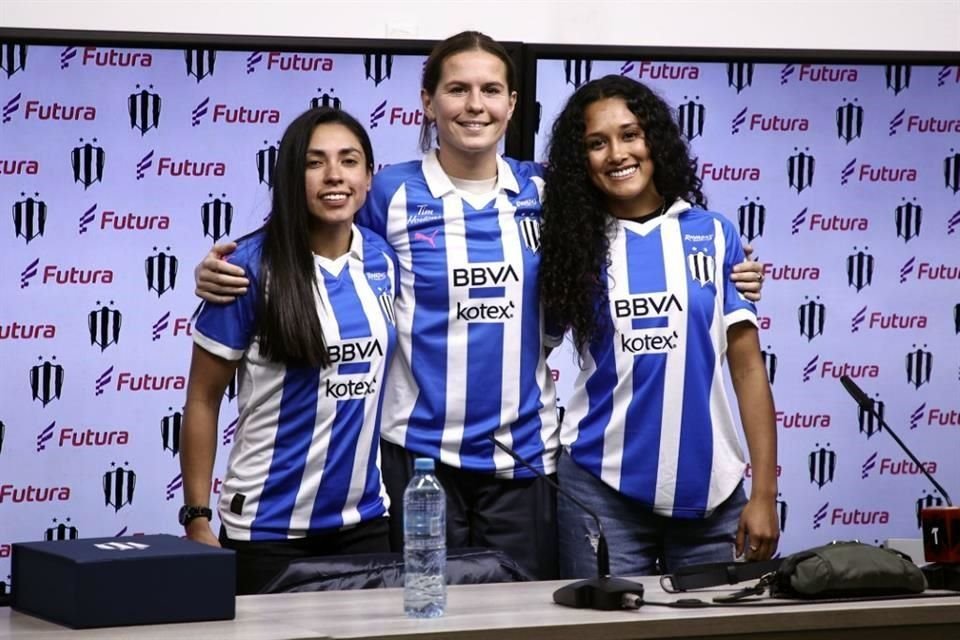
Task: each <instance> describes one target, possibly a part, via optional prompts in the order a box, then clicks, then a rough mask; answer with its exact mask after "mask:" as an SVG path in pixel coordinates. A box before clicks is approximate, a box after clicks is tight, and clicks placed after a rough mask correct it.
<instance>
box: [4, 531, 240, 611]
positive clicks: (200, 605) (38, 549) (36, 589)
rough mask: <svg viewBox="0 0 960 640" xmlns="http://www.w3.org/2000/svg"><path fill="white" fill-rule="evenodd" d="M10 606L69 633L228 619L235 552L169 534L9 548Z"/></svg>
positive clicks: (231, 601) (34, 543) (38, 543)
mask: <svg viewBox="0 0 960 640" xmlns="http://www.w3.org/2000/svg"><path fill="white" fill-rule="evenodd" d="M12 564H13V574H12V576H11V578H12V583H13V593H12V602H11V604H12V606H13V608H14V609H17V610H18V611H23V612H24V613H29V614H30V615H34V616H37V617H39V618H44V619H46V620H51V621H53V622H58V623H60V624H64V625H67V626H69V627H74V628H86V627H110V626H118V625H128V624H161V623H166V622H196V621H202V620H230V619H232V618H233V617H234V616H235V601H236V598H235V593H234V591H235V588H236V560H235V558H234V553H233V551H230V550H227V549H217V548H215V547H210V546H207V545H204V544H200V543H198V542H193V541H190V540H186V539H183V538H178V537H176V536H171V535H149V536H128V537H124V538H90V539H87V540H57V541H51V542H22V543H17V544H14V545H13V557H12Z"/></svg>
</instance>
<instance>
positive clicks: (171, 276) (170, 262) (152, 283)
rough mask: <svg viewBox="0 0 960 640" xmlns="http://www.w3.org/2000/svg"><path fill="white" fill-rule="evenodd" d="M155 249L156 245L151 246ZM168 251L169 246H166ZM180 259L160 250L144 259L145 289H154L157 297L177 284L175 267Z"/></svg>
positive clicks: (176, 267) (178, 264)
mask: <svg viewBox="0 0 960 640" xmlns="http://www.w3.org/2000/svg"><path fill="white" fill-rule="evenodd" d="M153 249H154V251H156V249H157V248H156V247H154V248H153ZM166 250H167V251H170V247H167V249H166ZM179 266H180V261H179V260H177V257H176V256H175V255H172V254H169V253H166V252H164V251H160V252H159V253H156V254H154V255H152V256H149V257H148V258H147V259H146V260H145V261H144V269H145V270H146V273H147V290H148V291H156V292H157V297H158V298H159V297H160V296H162V295H163V294H164V293H166V292H167V291H170V290H171V289H173V288H174V287H176V286H177V269H178V268H179Z"/></svg>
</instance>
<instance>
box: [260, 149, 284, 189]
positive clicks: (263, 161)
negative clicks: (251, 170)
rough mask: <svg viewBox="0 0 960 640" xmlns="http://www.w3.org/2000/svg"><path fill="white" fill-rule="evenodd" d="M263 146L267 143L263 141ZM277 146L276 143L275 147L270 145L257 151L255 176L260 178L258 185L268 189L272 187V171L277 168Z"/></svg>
mask: <svg viewBox="0 0 960 640" xmlns="http://www.w3.org/2000/svg"><path fill="white" fill-rule="evenodd" d="M263 144H267V141H266V140H264V141H263ZM279 145H280V143H279V142H278V143H277V144H276V145H272V144H271V145H268V146H266V147H264V148H263V149H260V151H257V175H258V176H259V178H260V183H261V184H265V185H267V186H268V187H272V186H273V170H274V169H275V168H276V166H277V153H278V147H279Z"/></svg>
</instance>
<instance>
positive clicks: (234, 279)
mask: <svg viewBox="0 0 960 640" xmlns="http://www.w3.org/2000/svg"><path fill="white" fill-rule="evenodd" d="M236 248H237V244H236V243H235V242H224V243H221V244H217V245H214V246H213V248H212V249H210V253H208V254H207V255H206V256H205V257H204V258H203V260H201V261H200V264H198V265H197V266H196V268H195V269H194V270H193V277H194V280H195V282H196V285H197V288H196V291H195V293H196V295H197V296H199V297H200V298H202V299H204V300H206V301H207V302H216V303H218V304H227V303H230V302H233V300H234V299H235V298H236V297H237V296H242V295H243V294H245V293H246V292H247V287H248V286H249V285H250V281H249V280H248V279H247V278H245V277H244V271H243V269H242V268H241V267H238V266H237V265H235V264H230V263H229V262H227V261H226V260H225V259H224V258H225V257H226V256H228V255H230V254H231V253H233V252H234V251H235V250H236Z"/></svg>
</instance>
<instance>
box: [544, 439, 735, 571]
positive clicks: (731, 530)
mask: <svg viewBox="0 0 960 640" xmlns="http://www.w3.org/2000/svg"><path fill="white" fill-rule="evenodd" d="M557 474H558V476H559V481H560V485H561V486H562V487H563V488H564V490H566V491H569V492H570V493H572V494H573V495H574V496H576V497H577V498H578V499H579V500H580V501H581V502H583V503H585V504H586V505H588V506H589V507H590V508H591V509H593V510H594V511H595V512H596V513H597V515H598V516H599V517H600V520H601V522H603V529H604V533H605V534H606V538H607V545H608V547H609V549H610V573H611V574H612V575H615V576H646V575H656V574H657V573H661V572H662V573H669V572H671V571H674V570H675V569H677V568H678V567H682V566H684V565H690V564H700V563H705V562H731V561H733V559H734V547H735V541H736V535H737V526H738V524H739V521H740V512H741V511H743V507H744V506H745V505H746V504H747V497H746V494H745V493H744V490H743V485H742V484H740V485H738V486H737V488H736V489H735V490H734V492H733V494H732V495H731V496H730V497H729V498H727V499H726V500H725V501H724V502H723V503H722V504H721V505H720V506H719V507H717V508H716V510H715V511H714V512H713V513H712V514H711V515H710V517H709V518H704V519H696V520H687V519H680V518H668V517H665V516H659V515H656V514H655V513H653V512H652V511H650V509H648V508H646V507H644V506H642V505H640V504H639V503H637V502H636V501H635V500H633V499H631V498H628V497H626V496H624V495H623V494H621V493H620V492H619V491H616V490H615V489H613V488H611V487H609V486H608V485H606V484H604V483H603V482H602V481H601V480H600V479H599V478H597V477H595V476H594V475H592V474H591V473H590V472H588V471H586V470H584V469H583V468H581V467H580V466H579V465H578V464H577V463H575V462H574V461H573V460H572V459H571V458H570V456H569V455H568V454H567V453H566V452H564V453H563V454H561V456H560V461H559V467H558V469H557ZM557 525H558V528H559V546H560V574H561V576H562V577H564V578H591V577H594V576H596V575H597V551H596V541H597V525H596V523H595V522H594V520H593V518H591V517H590V516H589V515H587V514H586V513H585V512H584V511H583V509H581V508H580V507H578V506H577V505H576V504H574V503H573V502H572V501H571V500H570V499H569V498H567V497H565V496H564V495H563V494H560V493H558V494H557Z"/></svg>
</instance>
